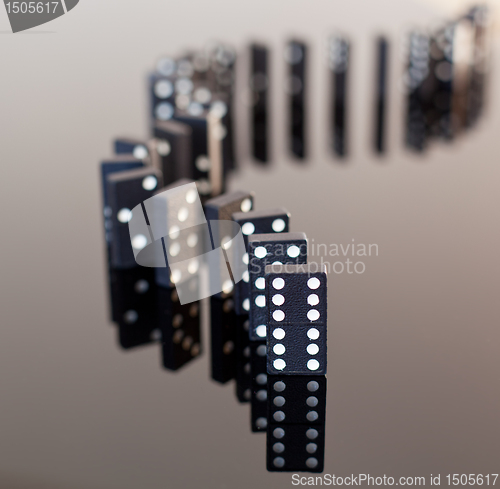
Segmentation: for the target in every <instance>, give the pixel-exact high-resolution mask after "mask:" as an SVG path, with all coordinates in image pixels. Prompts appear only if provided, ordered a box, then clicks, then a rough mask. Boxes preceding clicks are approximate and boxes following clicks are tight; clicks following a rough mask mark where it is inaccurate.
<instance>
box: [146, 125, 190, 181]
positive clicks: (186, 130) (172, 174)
mask: <svg viewBox="0 0 500 489" xmlns="http://www.w3.org/2000/svg"><path fill="white" fill-rule="evenodd" d="M153 134H154V137H155V139H154V147H155V150H156V151H155V153H156V154H157V155H158V162H157V164H156V165H154V166H157V167H158V168H159V169H160V170H161V171H162V174H163V181H164V185H166V186H167V185H171V184H172V183H174V182H175V181H176V180H179V179H184V178H192V176H193V174H192V173H193V172H192V166H191V161H192V157H191V143H192V130H191V128H190V127H189V126H187V125H185V124H182V123H179V122H176V121H172V120H170V121H164V122H158V123H157V124H156V125H155V126H154V129H153Z"/></svg>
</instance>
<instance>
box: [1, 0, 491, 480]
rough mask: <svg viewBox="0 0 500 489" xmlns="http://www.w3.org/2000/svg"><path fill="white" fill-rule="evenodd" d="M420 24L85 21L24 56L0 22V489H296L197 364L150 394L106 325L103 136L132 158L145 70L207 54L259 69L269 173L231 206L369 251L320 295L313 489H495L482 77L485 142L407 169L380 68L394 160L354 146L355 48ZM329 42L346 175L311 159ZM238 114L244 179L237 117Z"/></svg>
mask: <svg viewBox="0 0 500 489" xmlns="http://www.w3.org/2000/svg"><path fill="white" fill-rule="evenodd" d="M430 9H431V7H429V6H428V5H427V6H425V7H424V6H423V5H420V4H417V3H413V2H410V1H407V0H397V1H396V0H376V1H375V0H370V1H368V0H364V1H363V0H350V1H349V2H341V1H340V0H330V1H326V0H325V1H319V0H312V1H308V2H304V1H297V0H287V1H277V0H273V1H264V0H256V1H252V2H249V1H237V2H235V1H232V2H230V1H228V0H213V1H212V0H211V1H195V0H188V1H183V2H179V1H175V2H174V1H160V0H154V1H153V0H149V1H147V2H140V1H135V2H131V1H123V0H122V1H118V0H106V1H105V2H103V1H98V0H84V1H82V2H80V4H79V5H78V6H77V8H75V9H74V10H73V11H72V12H70V13H68V14H67V15H65V16H63V17H61V18H60V19H58V20H56V21H54V22H52V23H50V24H47V25H45V26H40V27H39V28H36V29H34V31H28V32H26V33H25V34H21V33H20V34H16V35H12V34H8V33H7V31H9V25H8V20H7V16H6V15H5V14H4V13H2V14H0V31H3V35H0V59H1V60H2V66H1V76H0V84H1V91H0V124H1V128H2V132H1V145H0V164H1V172H2V173H1V178H0V187H1V188H0V203H1V209H2V211H1V215H2V217H1V239H0V242H1V262H2V266H1V278H0V283H1V291H0V307H1V309H0V310H1V329H0V488H2V489H4V488H5V489H7V488H8V489H25V488H30V489H49V488H50V489H115V488H116V489H138V488H141V489H160V488H169V489H170V488H194V487H203V488H231V489H232V488H236V487H238V488H253V487H273V488H285V487H290V486H291V475H290V474H268V473H267V472H266V471H265V437H264V436H263V435H252V434H251V433H250V430H249V412H248V406H242V405H237V404H236V400H235V397H234V394H233V387H232V386H226V387H222V386H219V385H216V384H214V383H212V382H210V381H209V373H208V367H209V365H208V355H205V356H204V357H203V358H202V359H200V360H199V361H197V362H196V363H194V364H192V365H191V366H189V367H188V368H186V369H185V370H183V371H182V372H181V373H179V374H177V375H176V374H171V373H167V372H165V371H161V370H160V368H159V351H158V348H157V347H150V348H145V349H141V350H137V351H134V352H128V353H124V352H122V351H120V350H119V349H118V347H117V346H116V341H115V336H114V328H113V327H112V326H111V325H110V324H109V323H108V320H107V305H106V302H105V301H106V285H105V274H104V253H103V251H104V250H103V237H102V230H101V224H102V220H101V210H100V194H99V187H98V170H97V163H98V161H99V160H100V159H101V158H102V157H105V156H108V155H109V154H110V152H111V139H112V137H113V136H115V135H122V134H131V135H134V134H137V135H143V134H145V127H146V112H145V111H146V93H145V89H144V75H145V73H146V72H147V70H148V69H149V68H150V67H151V66H152V65H153V63H154V62H155V59H156V58H157V56H159V55H161V54H165V53H169V52H172V53H175V52H177V51H178V50H179V49H182V48H184V47H189V46H194V47H198V46H200V45H201V44H202V43H203V42H204V41H206V40H207V39H210V38H219V39H224V40H229V41H232V42H234V43H236V45H237V46H238V47H242V46H244V43H245V42H246V41H248V40H250V39H252V37H257V38H259V39H263V40H268V41H269V42H270V43H271V44H272V46H273V48H274V51H273V59H274V63H273V68H272V70H273V76H274V79H273V86H272V89H273V95H274V97H273V148H274V161H275V165H274V166H273V167H272V169H271V170H269V171H262V170H258V169H256V168H255V166H253V165H251V164H250V163H249V162H246V164H245V165H244V167H243V169H242V171H241V172H240V173H239V174H238V175H237V176H236V177H235V178H234V180H233V181H232V183H231V186H232V188H243V189H253V190H255V191H256V194H257V197H256V198H257V203H258V206H259V207H260V208H264V207H267V206H276V205H285V206H287V207H288V209H289V210H290V211H291V213H292V226H293V230H295V231H304V232H306V233H307V235H308V236H309V237H310V238H311V239H312V238H313V239H314V242H315V243H318V242H324V243H343V244H344V245H345V244H347V243H350V242H352V239H355V241H356V242H357V243H361V242H362V243H377V244H378V245H379V249H380V255H379V257H372V258H370V259H367V260H366V265H367V270H366V273H365V274H364V275H361V276H360V275H347V274H344V275H331V276H330V296H329V300H330V309H329V375H328V380H329V385H328V388H329V394H328V416H327V419H328V420H327V443H326V464H325V468H326V472H329V473H336V474H337V475H349V474H351V472H353V473H360V472H362V473H370V474H372V475H383V474H387V475H392V476H400V475H405V476H426V477H428V476H429V474H431V473H433V474H437V473H441V474H443V475H444V474H447V473H449V472H452V473H453V472H457V473H476V474H477V473H484V474H486V473H492V472H496V473H498V472H500V457H499V454H500V423H499V421H498V420H499V412H500V393H499V371H500V370H499V367H500V356H499V354H498V352H499V340H500V331H499V326H500V310H499V304H500V301H499V300H498V292H499V276H500V264H499V259H498V252H499V249H500V232H499V229H498V223H499V219H500V206H499V205H498V203H499V193H498V178H499V176H500V165H499V161H498V158H499V156H498V155H499V152H500V141H499V137H498V134H499V133H498V131H499V128H500V101H499V98H498V93H495V91H496V92H498V86H499V82H498V74H497V73H496V72H495V73H494V74H493V78H492V81H491V86H492V89H493V90H491V98H490V108H489V113H488V116H487V117H486V118H484V119H483V120H482V122H481V125H480V127H479V128H478V129H477V130H474V131H472V132H471V133H469V134H467V135H466V136H465V137H464V138H462V139H460V140H458V141H456V142H455V143H454V144H453V145H452V146H446V145H436V146H435V147H433V148H432V149H431V151H430V152H429V153H428V155H427V156H426V157H425V158H420V157H417V156H412V155H410V154H408V153H406V152H405V151H404V150H403V149H402V148H401V145H400V141H401V138H402V127H401V121H402V118H401V114H402V110H403V105H402V98H401V93H400V92H399V90H398V81H397V80H398V78H399V75H400V70H401V65H400V62H399V58H398V57H399V54H398V53H397V52H395V51H394V50H393V53H392V54H393V56H392V61H391V71H392V76H391V86H392V95H391V118H390V127H391V138H390V139H391V141H390V149H391V151H390V155H389V157H387V158H385V159H376V158H374V157H373V156H372V155H371V154H370V151H369V147H368V146H367V141H368V138H369V135H370V124H371V111H370V106H369V104H370V103H371V97H372V92H371V90H372V80H373V79H372V68H373V59H372V52H373V49H372V48H373V46H372V44H370V43H371V41H372V39H373V37H374V36H375V35H376V34H378V33H380V32H386V33H387V34H388V35H389V36H390V37H391V39H392V40H393V41H394V42H396V41H397V40H398V39H399V36H400V35H401V33H402V32H404V30H405V29H406V28H408V27H410V26H413V25H427V24H428V23H431V22H434V21H436V20H437V19H439V14H438V12H437V11H432V10H430ZM336 27H338V28H341V29H342V30H344V31H345V32H347V33H349V34H351V35H352V37H353V39H354V42H355V44H354V50H353V53H354V66H353V72H352V82H353V86H352V91H351V104H352V111H353V113H352V117H351V119H350V126H351V136H352V138H351V142H350V143H351V148H352V154H351V157H350V159H349V160H348V161H347V162H346V163H345V164H342V163H339V162H338V161H335V160H334V159H332V158H331V157H330V156H329V155H328V153H327V151H326V143H325V125H324V121H325V120H326V115H325V99H324V93H325V86H326V75H325V68H324V62H323V61H324V59H323V52H324V51H323V49H324V44H323V41H324V37H325V35H326V34H327V33H328V32H329V31H330V29H332V28H336ZM35 31H37V32H35ZM290 34H297V35H300V36H303V37H304V38H305V39H306V40H308V41H310V42H311V43H312V46H313V49H312V53H311V79H312V80H313V84H312V85H313V86H312V87H311V90H310V102H311V113H310V120H311V126H310V133H311V142H312V146H313V147H314V149H313V151H312V155H311V158H310V160H309V164H308V165H307V166H304V167H302V166H299V165H297V164H295V163H294V162H293V161H291V160H290V159H289V158H288V157H287V155H286V152H285V151H284V113H283V110H284V107H285V106H284V97H283V96H282V91H281V87H282V86H283V74H284V67H283V63H282V61H281V59H282V58H281V50H282V46H283V43H284V40H285V39H286V36H288V35H290ZM497 45H498V42H497ZM498 47H500V46H498ZM495 61H497V62H498V61H500V60H499V58H498V56H497V57H496V58H495ZM497 65H498V63H497ZM240 66H242V64H240ZM242 99H243V98H242V97H241V100H242ZM240 114H241V115H240V120H239V136H240V137H239V150H240V153H241V154H242V155H244V154H245V153H246V148H247V147H248V143H247V142H246V141H245V137H244V135H245V130H246V123H247V121H246V119H245V112H244V105H243V104H240ZM207 339H208V338H207V337H206V336H205V341H207ZM499 483H500V482H499Z"/></svg>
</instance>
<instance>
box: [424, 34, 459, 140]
mask: <svg viewBox="0 0 500 489" xmlns="http://www.w3.org/2000/svg"><path fill="white" fill-rule="evenodd" d="M454 31H455V28H454V25H447V26H445V27H443V28H442V29H440V30H439V31H438V32H437V33H436V34H435V35H434V36H432V37H431V39H430V47H429V50H430V53H432V56H430V57H429V75H430V76H429V77H428V78H427V85H431V86H430V90H429V88H427V87H426V89H427V90H429V91H428V93H429V94H430V95H431V96H430V97H429V99H428V106H427V110H426V113H425V122H426V124H427V130H428V132H429V136H430V137H437V138H443V139H448V140H449V139H452V138H453V131H452V121H451V109H452V96H453V37H454Z"/></svg>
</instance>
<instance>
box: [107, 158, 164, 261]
mask: <svg viewBox="0 0 500 489" xmlns="http://www.w3.org/2000/svg"><path fill="white" fill-rule="evenodd" d="M161 186H162V175H161V172H160V171H158V170H155V169H153V168H139V169H135V170H129V171H122V172H118V173H112V174H110V175H109V176H107V178H106V192H107V198H108V207H109V209H110V210H109V214H110V216H109V218H110V221H109V222H110V225H111V229H110V235H111V238H110V257H111V266H112V267H113V268H131V267H133V266H135V265H136V261H135V257H134V252H133V250H132V246H134V247H135V248H138V247H141V244H142V241H141V243H139V242H138V240H136V242H133V240H132V242H131V239H130V233H129V229H128V222H129V220H130V219H131V217H132V213H131V210H132V209H133V208H134V207H135V206H136V205H138V204H141V203H142V202H143V201H144V200H146V199H148V198H149V197H151V196H152V195H153V194H154V192H155V190H156V189H157V188H159V187H161ZM141 239H142V238H141Z"/></svg>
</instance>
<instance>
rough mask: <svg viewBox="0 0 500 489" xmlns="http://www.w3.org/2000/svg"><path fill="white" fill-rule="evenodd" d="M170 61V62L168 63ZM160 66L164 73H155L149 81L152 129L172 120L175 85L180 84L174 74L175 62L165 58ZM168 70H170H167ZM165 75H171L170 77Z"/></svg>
mask: <svg viewBox="0 0 500 489" xmlns="http://www.w3.org/2000/svg"><path fill="white" fill-rule="evenodd" d="M166 60H170V61H168V62H167V61H166ZM170 62H171V63H172V66H171V67H170V68H172V71H171V70H170V68H168V65H169V63H170ZM158 66H159V67H160V68H161V69H162V70H163V74H162V73H157V72H156V73H153V74H152V75H150V76H149V79H148V91H149V97H150V101H151V102H150V104H151V105H150V107H151V108H150V118H151V128H153V127H154V126H155V124H156V123H157V122H160V121H168V120H170V119H172V117H173V116H174V112H175V96H176V94H175V84H177V83H178V80H177V77H176V76H175V74H174V71H173V70H174V69H175V68H174V67H175V62H174V61H173V60H171V59H170V58H164V60H163V61H160V62H159V64H158ZM167 68H168V69H167ZM164 73H169V74H168V75H166V74H164Z"/></svg>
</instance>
